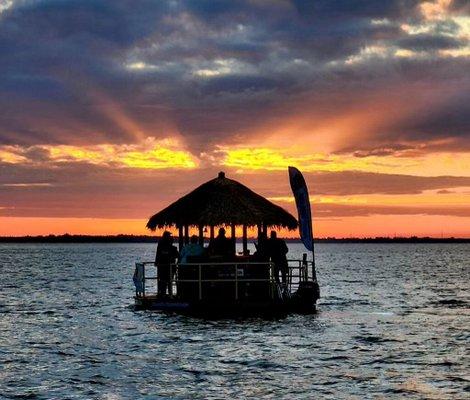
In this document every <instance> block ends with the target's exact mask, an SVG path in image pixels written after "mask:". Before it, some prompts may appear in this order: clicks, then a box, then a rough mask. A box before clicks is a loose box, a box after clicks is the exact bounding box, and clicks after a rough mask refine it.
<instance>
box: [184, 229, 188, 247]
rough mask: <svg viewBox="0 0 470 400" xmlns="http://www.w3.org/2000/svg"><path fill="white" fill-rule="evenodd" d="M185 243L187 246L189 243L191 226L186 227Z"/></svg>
mask: <svg viewBox="0 0 470 400" xmlns="http://www.w3.org/2000/svg"><path fill="white" fill-rule="evenodd" d="M184 243H185V244H188V243H189V226H188V225H185V226H184Z"/></svg>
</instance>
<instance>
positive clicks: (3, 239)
mask: <svg viewBox="0 0 470 400" xmlns="http://www.w3.org/2000/svg"><path fill="white" fill-rule="evenodd" d="M158 239H159V237H158V236H149V235H111V236H94V235H68V234H65V235H47V236H0V243H156V241H157V240H158ZM248 240H249V241H254V240H256V239H254V238H251V239H248ZM286 241H287V242H288V243H300V240H299V239H286ZM315 241H316V242H318V243H470V238H454V237H448V238H431V237H415V236H412V237H373V238H333V237H328V238H319V239H315Z"/></svg>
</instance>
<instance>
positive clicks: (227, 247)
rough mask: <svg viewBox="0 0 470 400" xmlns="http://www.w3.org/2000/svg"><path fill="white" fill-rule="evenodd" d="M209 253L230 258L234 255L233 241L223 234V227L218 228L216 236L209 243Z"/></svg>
mask: <svg viewBox="0 0 470 400" xmlns="http://www.w3.org/2000/svg"><path fill="white" fill-rule="evenodd" d="M209 252H210V254H211V255H214V256H220V257H223V258H231V257H232V256H233V255H234V250H233V243H232V241H231V240H230V239H229V238H227V237H226V236H225V229H224V228H220V229H219V232H218V235H217V237H216V238H215V239H214V240H212V242H211V243H210V245H209Z"/></svg>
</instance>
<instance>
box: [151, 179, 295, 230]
mask: <svg viewBox="0 0 470 400" xmlns="http://www.w3.org/2000/svg"><path fill="white" fill-rule="evenodd" d="M225 224H234V225H247V226H256V225H260V224H264V225H266V226H283V227H286V228H288V229H295V228H296V227H297V220H296V219H295V218H294V217H293V216H292V215H291V214H289V213H288V212H287V211H286V210H284V209H283V208H281V207H279V206H278V205H276V204H273V203H271V202H270V201H269V200H267V199H265V198H264V197H262V196H260V195H259V194H256V193H255V192H253V191H252V190H250V189H248V188H247V187H246V186H244V185H242V184H241V183H239V182H237V181H234V180H233V179H229V178H226V177H225V172H223V171H220V172H219V174H218V176H217V178H215V179H212V180H210V181H208V182H206V183H203V184H202V185H200V186H199V187H197V188H196V189H194V190H193V191H192V192H191V193H188V194H187V195H185V196H183V197H181V198H180V199H179V200H177V201H175V202H174V203H172V204H170V205H169V206H168V207H166V208H165V209H163V210H162V211H160V212H159V213H157V214H155V215H153V216H152V217H151V218H150V219H149V221H148V223H147V227H148V228H150V229H152V230H154V229H155V228H157V227H164V226H171V225H176V226H183V225H193V226H201V225H203V226H207V225H210V226H217V225H225Z"/></svg>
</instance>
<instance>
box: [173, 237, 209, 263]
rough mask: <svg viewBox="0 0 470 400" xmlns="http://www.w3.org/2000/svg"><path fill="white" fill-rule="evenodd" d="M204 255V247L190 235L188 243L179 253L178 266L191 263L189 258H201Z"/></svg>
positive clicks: (196, 238)
mask: <svg viewBox="0 0 470 400" xmlns="http://www.w3.org/2000/svg"><path fill="white" fill-rule="evenodd" d="M203 254H204V247H203V246H201V245H200V244H199V243H198V237H197V236H196V235H192V236H191V239H190V241H189V243H188V244H187V245H186V246H184V247H183V249H182V250H181V253H180V261H179V263H180V264H186V263H188V262H191V261H190V259H191V257H201V256H202V255H203Z"/></svg>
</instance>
